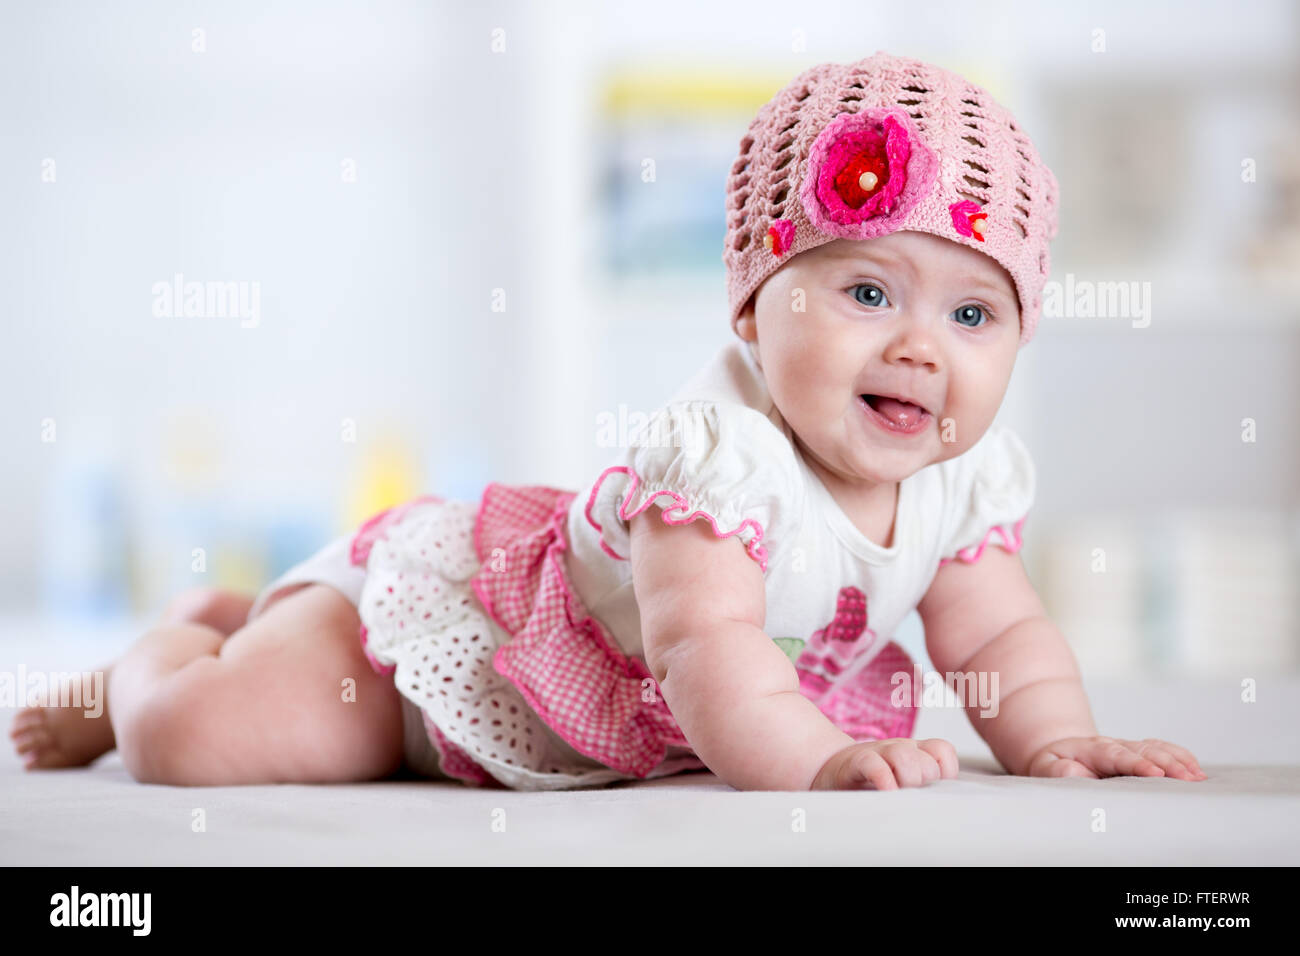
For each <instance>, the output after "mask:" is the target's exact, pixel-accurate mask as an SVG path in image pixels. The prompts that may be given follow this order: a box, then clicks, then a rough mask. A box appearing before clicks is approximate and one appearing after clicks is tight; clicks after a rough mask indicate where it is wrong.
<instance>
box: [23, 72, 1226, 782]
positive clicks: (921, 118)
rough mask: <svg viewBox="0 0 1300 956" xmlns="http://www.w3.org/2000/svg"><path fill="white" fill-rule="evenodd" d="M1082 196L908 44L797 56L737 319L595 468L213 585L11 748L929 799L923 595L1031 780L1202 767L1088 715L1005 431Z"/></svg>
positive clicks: (775, 127) (173, 775) (942, 761)
mask: <svg viewBox="0 0 1300 956" xmlns="http://www.w3.org/2000/svg"><path fill="white" fill-rule="evenodd" d="M1056 206H1057V184H1056V180H1055V178H1054V177H1053V175H1052V173H1051V171H1050V170H1048V168H1047V167H1046V166H1045V165H1044V164H1043V163H1042V161H1041V160H1040V158H1039V156H1038V153H1037V151H1036V149H1035V147H1034V146H1033V144H1032V143H1031V142H1030V140H1029V138H1028V136H1027V135H1026V134H1025V132H1024V131H1023V130H1022V129H1021V128H1020V127H1019V126H1018V125H1017V124H1016V122H1015V120H1014V119H1013V118H1012V116H1011V115H1010V114H1009V113H1008V112H1007V111H1006V110H1005V109H1004V108H1003V107H1001V106H1000V105H999V104H998V103H997V102H995V101H994V100H993V99H992V97H990V96H989V94H988V93H987V92H985V91H984V90H982V89H980V88H979V87H977V86H974V85H972V84H970V83H968V82H966V81H965V80H963V79H962V78H961V77H959V76H956V75H954V74H952V73H950V72H947V71H945V70H942V69H940V68H937V67H935V66H931V65H929V64H926V63H922V62H918V61H916V60H909V59H902V58H898V57H893V56H889V55H886V54H884V53H877V54H876V55H875V56H872V57H869V58H867V59H864V60H861V61H859V62H857V63H851V64H834V63H828V64H823V65H821V66H818V67H814V68H812V69H809V70H807V71H805V72H804V73H801V74H800V75H799V76H797V77H796V78H795V79H794V80H793V81H792V82H791V83H790V84H789V85H788V86H787V87H786V88H785V89H783V90H781V91H780V92H779V93H777V94H776V96H775V97H774V98H773V99H772V100H771V101H770V102H768V103H767V104H765V105H764V106H763V107H762V108H761V109H760V110H759V112H758V115H757V117H756V118H755V119H754V121H753V122H752V123H751V124H750V126H749V130H748V132H747V134H746V135H745V136H744V138H743V139H742V140H741V143H740V156H739V158H738V159H737V160H736V162H735V163H734V165H733V166H732V167H731V171H730V175H729V177H728V179H727V196H726V216H727V223H726V225H727V235H726V241H725V246H724V249H723V261H724V263H725V265H726V270H727V288H728V293H729V299H730V313H731V315H730V319H731V325H732V328H733V330H734V331H735V337H734V339H732V340H731V341H730V342H729V344H728V345H727V346H725V347H724V348H723V349H722V350H721V351H720V352H719V353H718V354H717V355H716V356H714V357H713V358H712V360H711V361H710V362H709V363H708V364H707V365H706V366H705V367H704V368H703V369H702V370H701V371H700V373H699V374H698V375H696V376H695V377H694V378H693V379H692V380H691V381H690V382H688V383H686V384H685V385H684V386H682V387H681V388H680V389H679V391H678V392H677V393H676V394H675V395H674V396H672V397H671V399H670V400H669V401H668V402H667V403H666V404H665V405H663V406H662V407H661V408H659V409H658V410H657V411H656V413H655V415H654V416H652V418H651V419H650V422H649V426H647V428H646V429H645V430H644V431H643V432H642V433H641V434H640V435H639V436H638V439H637V441H635V442H634V443H633V445H632V446H631V447H629V448H627V449H625V450H624V451H623V453H622V454H621V455H619V456H618V457H617V459H616V460H615V461H614V462H613V463H612V464H611V465H610V466H609V467H607V468H605V469H604V470H602V471H601V473H600V474H599V475H596V476H594V479H593V480H592V482H591V483H590V484H589V485H588V486H586V487H585V488H583V489H582V490H581V491H580V492H573V491H565V490H562V489H555V488H549V487H544V486H512V485H503V484H500V483H493V484H490V485H489V486H488V487H487V489H486V491H485V492H484V494H483V496H482V498H481V500H479V501H457V500H451V499H446V498H443V497H440V496H437V495H432V494H429V495H422V496H420V497H417V498H415V499H413V500H411V501H407V502H404V503H402V504H400V505H397V506H395V507H393V508H390V509H388V510H386V511H383V512H381V513H380V514H377V515H375V516H374V517H372V518H370V519H369V520H368V521H366V522H365V523H364V524H362V525H361V526H360V527H359V528H356V529H354V530H353V531H352V532H350V533H348V534H346V535H343V536H342V537H340V538H338V539H337V540H335V541H333V542H331V543H330V544H329V545H328V546H327V547H325V548H324V549H323V550H321V551H320V552H319V553H317V554H315V555H313V556H311V557H310V558H308V559H307V560H306V561H304V562H303V563H302V564H300V565H298V566H296V567H294V568H292V569H290V570H289V571H287V572H286V573H285V574H283V575H282V576H281V577H279V578H278V579H276V580H275V581H272V582H271V583H270V584H268V585H267V586H266V587H265V588H264V589H263V590H262V591H261V593H259V594H257V595H256V596H244V595H239V594H235V593H230V592H221V591H210V590H209V591H197V592H190V593H187V594H186V595H183V596H182V597H181V598H179V599H177V601H176V602H175V603H173V605H172V606H171V608H170V609H169V610H168V612H167V614H166V615H165V617H164V620H163V621H161V622H160V623H159V624H158V625H157V626H156V627H154V628H153V629H152V630H150V631H148V632H147V633H146V634H145V635H144V636H143V637H141V638H140V640H139V641H138V642H137V643H136V644H135V645H134V646H132V647H131V648H130V650H128V651H127V653H126V654H125V655H123V656H122V658H121V659H119V660H118V661H116V662H115V663H114V664H113V665H112V666H111V667H110V668H107V672H108V673H107V708H106V713H107V717H108V719H107V720H102V719H94V718H92V717H89V716H86V715H85V714H84V713H83V712H82V711H81V710H72V709H69V708H59V707H56V706H34V707H29V708H28V709H26V710H24V711H22V712H21V713H20V714H19V715H18V716H17V718H16V719H15V722H14V726H13V731H12V733H11V736H12V737H13V738H14V740H15V741H16V744H17V749H18V751H19V752H20V753H21V754H23V755H25V760H26V765H27V766H28V767H34V768H39V767H59V766H72V765H81V764H86V763H89V762H90V761H91V760H93V759H95V758H96V757H97V756H99V755H100V754H102V753H104V752H106V751H107V750H110V749H112V748H113V747H116V748H117V749H118V750H119V751H120V753H121V757H122V760H123V762H124V764H125V766H126V768H127V769H128V770H129V771H130V773H131V774H132V775H133V776H134V777H135V778H136V779H137V780H140V781H144V782H154V783H169V784H202V785H221V784H243V783H273V782H312V781H319V782H327V781H351V780H370V779H377V778H383V777H387V776H389V775H391V774H393V773H395V772H398V771H399V770H403V769H405V770H406V771H408V772H414V773H416V774H418V775H421V776H424V777H429V778H434V779H442V780H460V781H464V782H465V783H469V784H472V785H486V786H506V787H512V788H516V789H527V790H541V789H564V788H574V787H584V786H598V785H602V784H606V783H610V782H613V781H620V780H634V779H645V778H649V777H659V776H663V775H666V774H672V773H677V772H680V771H683V770H692V769H700V768H707V769H709V770H712V771H713V772H714V773H716V774H717V775H718V776H719V777H720V778H721V779H722V780H724V781H726V782H727V783H728V784H730V785H731V786H733V787H736V788H738V789H763V790H807V789H876V790H892V789H895V788H898V787H912V786H920V785H923V784H927V783H930V782H933V781H936V780H939V779H941V778H952V777H954V776H955V775H956V773H957V757H956V753H955V752H954V750H953V747H952V745H951V744H950V743H948V742H946V741H943V740H935V739H929V740H914V739H912V736H911V735H912V728H913V726H914V724H915V720H916V714H917V708H918V698H919V696H920V695H919V688H917V687H915V686H914V685H915V681H914V680H913V676H914V670H915V669H914V667H913V664H912V661H911V660H910V658H909V657H908V655H907V654H906V653H905V652H904V651H903V650H902V649H901V648H900V647H899V646H898V645H897V644H896V643H894V642H892V641H891V640H890V639H889V638H890V636H891V634H892V633H893V631H894V629H895V628H896V627H897V625H898V624H899V622H900V621H901V620H902V619H903V618H904V617H905V616H906V615H907V614H908V613H909V612H910V611H911V610H913V609H916V610H918V611H919V614H920V617H921V620H922V622H923V624H924V629H925V641H926V649H927V652H928V654H929V657H930V659H931V661H932V662H933V664H934V667H935V669H936V670H937V671H938V672H940V673H942V674H945V675H950V676H951V679H952V681H953V683H954V685H957V686H959V685H958V681H959V679H964V678H974V677H992V678H995V679H994V680H988V681H979V682H978V683H979V686H981V687H986V688H987V687H992V688H994V689H995V691H996V693H997V699H996V700H994V701H992V702H991V703H990V701H988V700H987V699H981V700H979V701H976V700H967V701H964V702H963V703H964V704H965V707H966V713H967V714H968V716H969V718H970V720H971V722H972V724H973V725H974V727H975V729H976V730H977V731H978V732H979V734H980V735H981V736H982V737H983V739H984V740H985V741H986V742H987V743H988V745H989V747H990V748H991V750H992V751H993V754H994V755H995V756H996V757H997V759H998V760H999V761H1000V763H1001V764H1002V766H1003V767H1005V768H1006V769H1007V771H1009V772H1010V773H1012V774H1021V775H1029V776H1083V777H1107V776H1114V775H1123V774H1128V775H1137V776H1170V777H1174V778H1177V779H1180V780H1200V779H1204V778H1205V774H1204V773H1203V772H1202V771H1201V769H1200V767H1199V765H1198V764H1197V762H1196V759H1195V757H1193V755H1192V754H1191V753H1189V752H1188V751H1187V750H1186V749H1184V748H1183V747H1180V746H1177V745H1175V744H1172V743H1168V742H1165V741H1162V740H1154V739H1146V740H1141V741H1135V740H1119V739H1115V738H1111V737H1102V736H1099V735H1098V733H1097V728H1096V726H1095V725H1094V723H1093V720H1092V716H1091V713H1090V710H1089V706H1088V701H1087V699H1086V697H1085V695H1084V691H1083V687H1082V684H1081V682H1080V677H1079V672H1078V669H1077V666H1076V664H1075V660H1074V657H1073V655H1072V654H1071V652H1070V648H1069V646H1068V645H1067V643H1066V641H1065V639H1064V638H1063V637H1062V635H1061V633H1060V632H1059V631H1058V630H1057V628H1056V627H1055V626H1054V625H1053V624H1052V622H1051V621H1050V620H1049V619H1048V618H1047V616H1046V615H1045V613H1044V609H1043V605H1042V604H1041V602H1040V601H1039V598H1038V596H1037V594H1036V593H1035V592H1034V589H1033V587H1032V585H1031V584H1030V582H1029V580H1028V578H1027V576H1026V574H1025V571H1024V568H1023V566H1022V565H1021V562H1020V557H1019V555H1018V554H1017V552H1018V551H1019V549H1020V545H1021V529H1022V526H1023V524H1024V521H1025V517H1026V515H1027V513H1028V510H1029V508H1030V506H1031V504H1032V502H1033V496H1034V480H1035V479H1034V466H1033V462H1032V461H1031V459H1030V457H1029V455H1028V453H1027V451H1026V450H1025V447H1024V445H1023V444H1022V443H1021V441H1020V439H1019V438H1018V437H1017V436H1016V435H1015V434H1014V433H1013V432H1011V431H1010V430H1008V429H1006V428H1005V427H1002V426H1000V425H994V424H993V418H994V415H995V414H996V412H997V410H998V407H999V405H1000V404H1001V401H1002V397H1003V395H1004V393H1005V391H1006V388H1007V384H1008V381H1009V378H1010V375H1011V370H1012V367H1013V366H1014V364H1015V360H1016V355H1017V352H1018V350H1019V348H1020V347H1021V346H1023V345H1025V344H1027V343H1028V342H1029V341H1030V339H1031V338H1032V337H1033V334H1034V328H1035V325H1036V324H1037V321H1038V317H1039V313H1040V311H1041V298H1042V290H1043V285H1044V283H1045V281H1046V279H1047V275H1048V272H1049V263H1050V259H1049V254H1048V242H1049V240H1050V239H1051V238H1052V237H1053V236H1054V235H1055V233H1056V215H1057V211H1056ZM971 683H972V684H974V683H976V681H974V680H972V681H971Z"/></svg>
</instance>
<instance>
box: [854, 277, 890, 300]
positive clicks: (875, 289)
mask: <svg viewBox="0 0 1300 956" xmlns="http://www.w3.org/2000/svg"><path fill="white" fill-rule="evenodd" d="M859 289H868V290H870V292H869V293H868V294H867V295H866V296H862V295H859V294H858V290H859ZM872 293H874V294H872ZM853 298H854V299H856V300H857V302H858V304H860V305H884V304H885V303H887V302H888V301H889V300H888V299H886V298H885V293H884V292H883V291H881V289H880V287H879V286H875V285H872V284H871V283H869V282H862V283H859V284H858V285H855V286H854V287H853Z"/></svg>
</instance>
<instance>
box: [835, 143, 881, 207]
mask: <svg viewBox="0 0 1300 956" xmlns="http://www.w3.org/2000/svg"><path fill="white" fill-rule="evenodd" d="M884 153H885V150H884V144H883V143H872V144H871V145H870V146H868V147H867V148H866V149H864V150H863V151H862V152H860V153H858V154H857V155H855V156H854V157H853V158H852V159H850V160H849V161H848V163H846V164H845V166H844V168H843V169H841V170H840V171H839V172H838V173H837V174H836V176H835V192H836V193H838V194H839V197H840V198H841V199H843V200H844V204H845V205H846V206H849V207H851V208H853V209H858V208H860V207H861V206H862V204H863V203H864V202H866V201H867V200H868V199H870V198H871V197H872V196H873V195H874V194H875V193H877V192H879V191H880V189H881V188H882V187H883V186H884V185H885V182H886V180H888V178H889V163H888V162H886V160H885V155H884ZM863 173H874V174H875V176H876V184H875V185H874V186H872V187H871V188H870V189H863V188H862V183H861V182H860V180H861V179H862V174H863Z"/></svg>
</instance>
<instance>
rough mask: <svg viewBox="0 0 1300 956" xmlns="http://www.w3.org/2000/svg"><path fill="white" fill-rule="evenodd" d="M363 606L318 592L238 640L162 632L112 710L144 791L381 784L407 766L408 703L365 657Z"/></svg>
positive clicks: (124, 682)
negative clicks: (153, 786)
mask: <svg viewBox="0 0 1300 956" xmlns="http://www.w3.org/2000/svg"><path fill="white" fill-rule="evenodd" d="M360 623H361V622H360V620H359V619H358V617H357V612H356V609H355V608H354V607H353V606H352V604H351V603H349V602H348V600H347V599H346V598H344V597H343V595H341V594H339V593H338V592H337V591H336V590H334V589H333V588H331V587H329V586H327V585H322V584H314V585H309V586H307V587H304V588H301V589H299V590H297V591H294V592H292V593H290V594H288V595H287V596H285V597H282V598H281V599H279V600H278V601H276V602H275V603H273V604H272V605H271V606H270V607H268V608H267V609H266V610H265V611H264V612H262V613H261V614H259V615H258V617H257V618H256V619H254V620H253V621H252V622H250V623H248V624H247V625H245V626H244V627H242V628H240V629H239V630H237V631H235V633H233V634H232V635H231V636H230V637H229V638H224V639H223V638H222V636H221V634H220V633H219V632H218V631H217V630H216V629H215V628H211V627H208V626H207V625H203V624H198V623H192V622H191V623H184V624H170V625H160V626H159V627H157V628H155V629H153V630H152V631H150V632H149V633H147V634H146V635H145V636H144V637H142V638H141V639H140V641H139V642H137V644H136V645H135V646H134V647H132V648H131V650H130V651H129V652H128V653H127V654H126V655H125V656H124V657H123V658H122V659H121V660H120V661H118V662H117V664H116V665H115V666H114V668H113V671H112V674H111V675H110V679H109V690H108V701H109V705H108V706H109V714H110V717H111V719H112V723H113V730H114V733H115V735H116V739H117V747H118V750H119V751H120V752H121V754H122V760H123V762H124V763H125V764H126V766H127V769H128V770H129V771H130V772H131V774H132V776H134V777H135V778H136V779H137V780H139V781H141V782H144V783H167V784H176V785H233V784H254V783H308V782H322V783H324V782H334V781H353V780H372V779H376V778H381V777H386V776H388V775H389V774H391V773H393V772H394V771H396V770H397V769H398V768H399V767H400V766H401V762H402V711H401V698H400V695H399V694H398V691H397V689H396V688H395V687H394V686H393V682H392V679H391V678H390V677H385V676H383V675H380V674H376V673H375V672H374V671H373V670H372V669H371V667H370V665H369V663H368V662H367V661H366V659H365V656H364V654H363V652H362V649H361V645H360V641H359V640H358V631H359V629H360Z"/></svg>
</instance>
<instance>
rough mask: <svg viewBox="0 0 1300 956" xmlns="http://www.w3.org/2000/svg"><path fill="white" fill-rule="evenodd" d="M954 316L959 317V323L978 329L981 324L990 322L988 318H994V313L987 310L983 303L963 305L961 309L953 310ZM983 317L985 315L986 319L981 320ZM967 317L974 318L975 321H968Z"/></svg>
mask: <svg viewBox="0 0 1300 956" xmlns="http://www.w3.org/2000/svg"><path fill="white" fill-rule="evenodd" d="M953 316H954V317H955V318H956V319H957V324H958V325H964V326H965V327H966V328H968V329H978V328H980V327H981V326H984V325H987V324H988V320H989V319H991V318H992V313H990V312H989V311H988V310H986V309H985V308H984V307H983V306H982V305H963V306H962V307H961V308H960V309H958V310H956V311H955V312H953ZM981 317H983V318H984V320H985V321H983V322H981V321H979V320H980V318H981ZM967 319H972V320H973V321H971V322H967V321H966V320H967Z"/></svg>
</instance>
